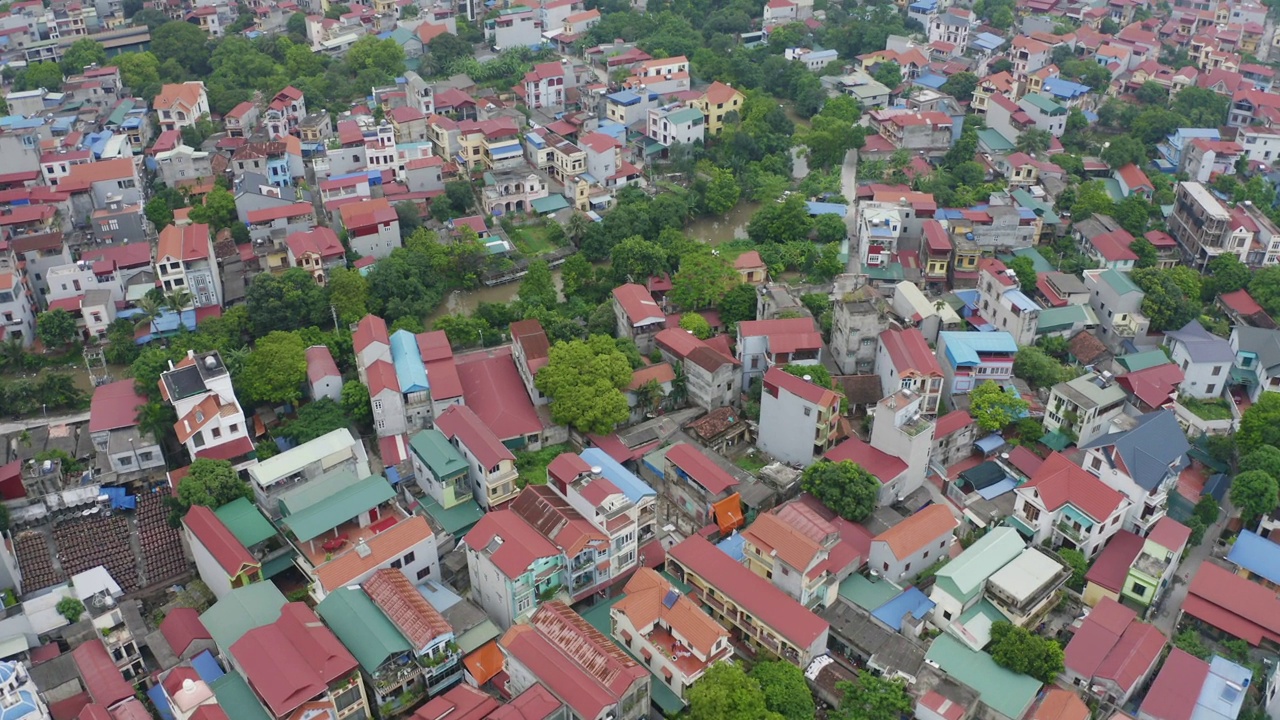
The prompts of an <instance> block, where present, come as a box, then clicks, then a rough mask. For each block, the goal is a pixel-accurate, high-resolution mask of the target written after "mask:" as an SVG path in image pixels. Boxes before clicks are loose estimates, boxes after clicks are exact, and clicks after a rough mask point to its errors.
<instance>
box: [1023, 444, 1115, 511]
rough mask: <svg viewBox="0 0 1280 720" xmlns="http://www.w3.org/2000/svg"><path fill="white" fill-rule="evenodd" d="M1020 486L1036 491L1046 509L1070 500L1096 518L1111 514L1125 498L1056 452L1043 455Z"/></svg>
mask: <svg viewBox="0 0 1280 720" xmlns="http://www.w3.org/2000/svg"><path fill="white" fill-rule="evenodd" d="M1022 487H1023V488H1026V489H1031V490H1035V491H1036V492H1037V493H1039V495H1040V499H1041V500H1042V501H1043V502H1044V504H1045V508H1046V509H1048V510H1049V511H1054V510H1057V509H1058V508H1060V507H1062V506H1063V505H1065V504H1067V503H1071V504H1072V505H1074V506H1075V507H1076V508H1077V509H1079V510H1080V511H1082V512H1084V513H1086V514H1088V515H1089V517H1091V518H1093V519H1094V521H1095V522H1102V521H1104V520H1106V519H1107V518H1109V517H1111V513H1113V512H1115V510H1116V508H1118V507H1119V506H1120V505H1121V503H1123V502H1124V495H1122V494H1120V493H1119V492H1117V491H1115V490H1112V489H1111V488H1109V487H1107V485H1106V484H1105V483H1103V482H1102V481H1101V480H1099V479H1098V478H1097V477H1095V476H1093V475H1092V474H1091V473H1089V472H1087V471H1086V470H1085V469H1084V468H1082V467H1080V466H1079V465H1076V464H1075V463H1073V462H1071V461H1070V460H1068V459H1067V457H1066V456H1065V455H1062V454H1061V453H1056V452H1055V453H1052V454H1050V455H1049V457H1048V458H1045V461H1044V464H1043V465H1041V466H1040V469H1039V470H1037V471H1036V474H1035V475H1034V476H1033V477H1032V478H1031V480H1030V481H1029V482H1028V483H1027V484H1025V485H1023V486H1022Z"/></svg>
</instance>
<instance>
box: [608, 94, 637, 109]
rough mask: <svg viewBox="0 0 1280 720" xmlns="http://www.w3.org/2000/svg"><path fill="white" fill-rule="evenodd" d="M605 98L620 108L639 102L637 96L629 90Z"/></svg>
mask: <svg viewBox="0 0 1280 720" xmlns="http://www.w3.org/2000/svg"><path fill="white" fill-rule="evenodd" d="M605 97H607V98H609V99H610V100H612V101H613V102H616V103H618V104H619V105H622V106H631V105H635V104H636V103H638V102H640V100H641V97H640V96H639V95H637V94H635V93H633V92H631V91H630V90H621V91H619V92H616V93H611V94H609V95H606V96H605Z"/></svg>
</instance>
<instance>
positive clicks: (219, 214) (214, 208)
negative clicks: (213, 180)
mask: <svg viewBox="0 0 1280 720" xmlns="http://www.w3.org/2000/svg"><path fill="white" fill-rule="evenodd" d="M187 216H188V217H189V218H191V222H193V223H203V224H206V225H208V226H209V227H210V229H211V230H212V231H213V232H215V233H216V232H217V231H219V230H222V229H223V228H229V227H231V226H232V225H234V224H236V223H237V222H239V220H238V218H237V216H236V198H235V196H234V195H232V194H231V193H230V192H229V191H227V190H226V189H224V188H221V187H214V188H213V189H212V190H210V191H209V192H208V193H207V194H206V195H205V196H204V203H203V204H200V205H195V206H192V208H191V212H190V213H188V215H187Z"/></svg>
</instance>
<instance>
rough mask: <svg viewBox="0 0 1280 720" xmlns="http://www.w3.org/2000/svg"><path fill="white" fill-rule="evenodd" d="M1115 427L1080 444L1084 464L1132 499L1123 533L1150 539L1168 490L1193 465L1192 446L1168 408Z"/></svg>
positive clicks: (1162, 509) (1163, 512) (1103, 480)
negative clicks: (1149, 533) (1089, 441)
mask: <svg viewBox="0 0 1280 720" xmlns="http://www.w3.org/2000/svg"><path fill="white" fill-rule="evenodd" d="M1114 425H1115V429H1113V430H1112V432H1109V433H1107V434H1106V435H1103V436H1102V437H1100V438H1098V439H1096V440H1094V441H1093V442H1092V443H1089V444H1088V445H1085V444H1081V446H1080V447H1081V448H1083V449H1084V450H1085V456H1084V459H1083V460H1082V461H1081V464H1082V465H1083V466H1084V469H1085V470H1088V471H1089V472H1091V473H1093V474H1094V475H1097V476H1098V477H1099V478H1100V479H1101V480H1102V482H1103V483H1105V484H1106V485H1107V487H1109V488H1111V489H1112V490H1116V491H1118V492H1121V493H1123V494H1124V495H1125V497H1127V498H1128V499H1129V503H1130V505H1129V509H1128V513H1127V515H1126V516H1125V521H1124V529H1125V530H1130V531H1132V532H1133V533H1135V534H1137V535H1143V536H1145V535H1146V534H1147V533H1148V532H1150V530H1151V527H1152V526H1153V525H1155V523H1156V521H1158V520H1159V519H1160V518H1162V517H1164V516H1165V507H1166V505H1167V501H1168V497H1169V491H1170V490H1172V489H1173V488H1174V487H1175V486H1176V485H1177V484H1178V476H1179V475H1181V474H1182V471H1183V470H1185V469H1186V468H1187V466H1189V465H1190V464H1191V459H1190V458H1189V457H1188V456H1187V452H1188V451H1189V450H1190V449H1191V446H1190V444H1188V443H1187V438H1186V435H1184V434H1183V430H1182V428H1181V426H1179V425H1178V420H1177V418H1176V417H1175V416H1174V414H1173V413H1172V412H1171V411H1169V410H1157V411H1155V412H1150V413H1147V414H1146V415H1142V416H1140V417H1138V418H1136V419H1133V418H1129V417H1125V418H1122V422H1121V421H1118V422H1116V423H1115V424H1114Z"/></svg>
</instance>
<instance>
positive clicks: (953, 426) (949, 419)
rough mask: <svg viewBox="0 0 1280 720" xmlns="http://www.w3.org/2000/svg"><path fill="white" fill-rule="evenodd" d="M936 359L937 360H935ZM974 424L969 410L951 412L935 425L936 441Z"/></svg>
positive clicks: (934, 434) (934, 435)
mask: <svg viewBox="0 0 1280 720" xmlns="http://www.w3.org/2000/svg"><path fill="white" fill-rule="evenodd" d="M935 359H936V358H935ZM972 424H973V416H972V415H970V414H969V411H968V410H952V411H951V412H949V413H947V414H946V415H943V416H942V417H940V418H938V420H937V422H935V423H934V425H933V437H934V439H935V440H936V439H938V438H944V437H946V436H948V435H950V434H951V433H953V432H956V431H957V430H960V429H961V428H964V427H967V426H969V425H972Z"/></svg>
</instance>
